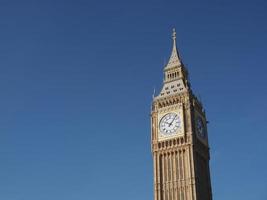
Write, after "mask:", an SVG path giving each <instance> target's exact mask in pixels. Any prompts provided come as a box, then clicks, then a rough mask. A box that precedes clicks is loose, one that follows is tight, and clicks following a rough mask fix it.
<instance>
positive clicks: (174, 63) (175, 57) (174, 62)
mask: <svg viewBox="0 0 267 200" xmlns="http://www.w3.org/2000/svg"><path fill="white" fill-rule="evenodd" d="M172 39H173V47H172V53H171V57H170V59H169V62H168V64H167V65H166V67H165V69H170V68H173V67H178V66H181V65H182V62H181V59H180V56H179V53H178V51H177V47H176V31H175V28H174V29H173V30H172Z"/></svg>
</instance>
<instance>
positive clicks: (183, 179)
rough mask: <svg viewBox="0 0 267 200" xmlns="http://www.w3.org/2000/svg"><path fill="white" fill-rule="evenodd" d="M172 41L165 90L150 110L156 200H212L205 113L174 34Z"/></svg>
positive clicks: (165, 71) (164, 82)
mask: <svg viewBox="0 0 267 200" xmlns="http://www.w3.org/2000/svg"><path fill="white" fill-rule="evenodd" d="M172 37H173V49H172V53H171V56H170V59H169V62H168V64H167V65H166V66H165V67H164V81H163V87H162V89H161V92H160V93H159V94H158V95H157V96H154V97H153V102H152V108H151V146H152V153H153V165H154V200H212V193H211V182H210V169H209V159H210V154H209V143H208V134H207V120H206V115H205V110H204V108H203V106H202V104H201V102H200V101H199V99H198V98H197V97H196V96H195V95H194V93H193V91H192V90H191V87H190V83H189V79H188V71H187V69H186V67H185V65H184V64H183V62H182V60H181V58H180V55H179V53H178V51H177V48H176V32H175V30H173V36H172Z"/></svg>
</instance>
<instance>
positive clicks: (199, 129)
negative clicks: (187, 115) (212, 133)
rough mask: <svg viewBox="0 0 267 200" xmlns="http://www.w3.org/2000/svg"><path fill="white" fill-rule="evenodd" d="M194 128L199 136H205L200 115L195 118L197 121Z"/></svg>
mask: <svg viewBox="0 0 267 200" xmlns="http://www.w3.org/2000/svg"><path fill="white" fill-rule="evenodd" d="M196 126H197V127H196V128H197V134H198V135H199V136H200V137H201V138H203V139H204V138H205V137H206V134H205V128H204V123H203V120H202V118H201V117H198V118H197V122H196Z"/></svg>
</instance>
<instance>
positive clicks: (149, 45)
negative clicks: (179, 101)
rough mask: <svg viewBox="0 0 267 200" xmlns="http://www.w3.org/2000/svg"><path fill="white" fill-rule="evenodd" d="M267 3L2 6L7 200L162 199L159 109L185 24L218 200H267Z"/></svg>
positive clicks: (1, 143) (1, 188)
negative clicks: (157, 193)
mask: <svg viewBox="0 0 267 200" xmlns="http://www.w3.org/2000/svg"><path fill="white" fill-rule="evenodd" d="M266 10H267V3H266V1H264V0H254V1H246V0H245V1H244V0H237V1H233V0H225V1H219V0H216V1H215V0H210V1H207V0H206V1H201V2H200V1H177V0H176V1H175V0H153V1H152V0H151V1H144V0H135V1H123V0H113V1H108V0H105V1H103V0H92V1H78V0H75V1H64V2H63V1H48V0H46V1H12V0H1V1H0V70H1V71H0V91H1V93H0V94H1V95H0V97H1V101H0V112H1V114H0V163H1V164H0V199H1V200H88V199H89V200H103V199H114V200H125V199H127V200H137V199H138V200H149V199H150V200H152V199H153V179H152V159H151V152H150V119H149V113H150V103H151V96H152V92H153V88H154V87H156V88H157V91H159V89H160V87H161V84H162V70H163V64H164V62H166V60H167V59H168V57H169V55H170V52H171V45H172V44H171V43H172V40H171V30H172V28H173V27H176V30H177V42H178V47H179V50H180V54H181V56H182V59H183V61H184V63H185V64H186V65H187V67H188V69H189V72H190V77H191V83H192V86H193V89H194V91H195V93H196V94H200V95H201V99H202V101H203V103H204V105H205V108H206V111H207V116H208V120H209V121H210V123H209V127H208V128H209V138H210V146H211V174H212V177H211V178H212V186H213V195H214V199H215V200H226V199H227V200H252V199H259V200H265V199H267V170H266V169H267V159H266V157H267V156H266V155H267V148H266V141H267V134H266V130H267V122H266V119H267V116H266V110H267V103H266V102H267V77H266V73H267V59H266V58H267V55H266V52H267V42H266V41H267V25H266V21H267V12H266Z"/></svg>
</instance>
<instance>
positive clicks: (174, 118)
mask: <svg viewBox="0 0 267 200" xmlns="http://www.w3.org/2000/svg"><path fill="white" fill-rule="evenodd" d="M176 117H177V115H175V116H174V118H173V120H172V121H171V123H169V127H170V126H171V125H172V123H173V121H174V120H175V118H176Z"/></svg>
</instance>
